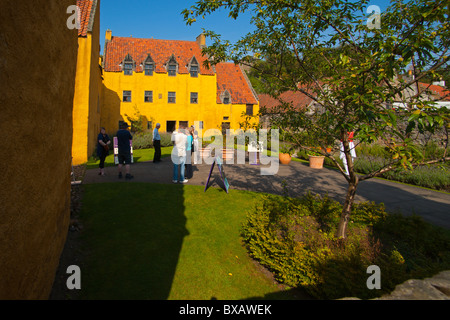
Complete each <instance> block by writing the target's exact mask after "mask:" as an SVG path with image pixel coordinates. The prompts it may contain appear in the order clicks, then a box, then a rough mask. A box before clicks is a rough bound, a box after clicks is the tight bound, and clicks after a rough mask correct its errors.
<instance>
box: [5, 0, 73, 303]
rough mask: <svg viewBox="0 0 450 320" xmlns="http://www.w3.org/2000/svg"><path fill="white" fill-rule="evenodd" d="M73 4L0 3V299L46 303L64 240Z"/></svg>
mask: <svg viewBox="0 0 450 320" xmlns="http://www.w3.org/2000/svg"><path fill="white" fill-rule="evenodd" d="M73 4H76V1H75V0H34V1H31V2H30V1H2V2H1V3H0V84H1V86H0V132H1V139H0V150H1V153H2V164H1V168H2V169H1V184H0V299H47V298H48V296H49V294H50V291H51V287H52V284H53V280H54V276H55V271H56V269H57V266H58V262H59V257H60V254H61V252H62V249H63V246H64V242H65V240H66V236H67V230H68V224H69V218H70V172H71V145H72V103H73V94H74V83H75V68H76V61H77V56H76V54H77V31H76V29H74V30H69V29H68V28H67V25H66V21H67V19H68V18H69V16H70V14H68V13H67V12H66V11H67V8H68V6H69V5H73Z"/></svg>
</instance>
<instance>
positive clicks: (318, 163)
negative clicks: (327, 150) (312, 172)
mask: <svg viewBox="0 0 450 320" xmlns="http://www.w3.org/2000/svg"><path fill="white" fill-rule="evenodd" d="M324 159H325V157H324V156H312V155H309V167H310V168H314V169H322V168H323V160H324Z"/></svg>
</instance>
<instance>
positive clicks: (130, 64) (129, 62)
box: [122, 54, 134, 76]
mask: <svg viewBox="0 0 450 320" xmlns="http://www.w3.org/2000/svg"><path fill="white" fill-rule="evenodd" d="M133 69H134V61H133V58H132V57H131V56H130V55H129V54H127V56H126V57H125V59H124V60H123V62H122V70H123V74H124V75H127V76H129V75H132V74H133Z"/></svg>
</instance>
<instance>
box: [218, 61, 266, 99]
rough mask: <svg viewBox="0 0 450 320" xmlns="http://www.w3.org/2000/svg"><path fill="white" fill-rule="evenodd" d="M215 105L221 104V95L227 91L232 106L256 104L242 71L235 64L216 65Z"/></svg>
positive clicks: (223, 63)
mask: <svg viewBox="0 0 450 320" xmlns="http://www.w3.org/2000/svg"><path fill="white" fill-rule="evenodd" d="M216 73H217V103H222V101H221V98H220V97H221V95H222V94H223V93H224V92H225V91H228V92H229V93H230V96H231V103H232V104H257V103H258V99H257V97H256V94H255V93H254V92H253V90H252V87H251V84H250V83H249V81H248V80H247V78H246V76H245V74H244V71H243V70H242V69H241V68H240V67H239V66H238V65H236V64H234V63H231V62H222V63H218V64H217V65H216Z"/></svg>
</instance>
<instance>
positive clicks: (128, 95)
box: [122, 90, 131, 102]
mask: <svg viewBox="0 0 450 320" xmlns="http://www.w3.org/2000/svg"><path fill="white" fill-rule="evenodd" d="M122 101H123V102H131V90H123V96H122Z"/></svg>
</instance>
